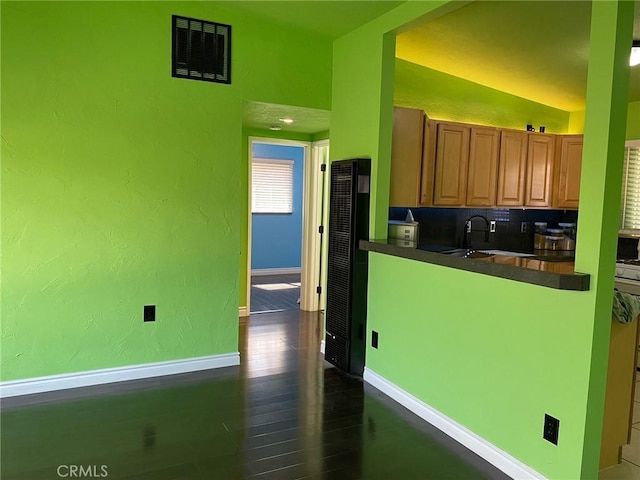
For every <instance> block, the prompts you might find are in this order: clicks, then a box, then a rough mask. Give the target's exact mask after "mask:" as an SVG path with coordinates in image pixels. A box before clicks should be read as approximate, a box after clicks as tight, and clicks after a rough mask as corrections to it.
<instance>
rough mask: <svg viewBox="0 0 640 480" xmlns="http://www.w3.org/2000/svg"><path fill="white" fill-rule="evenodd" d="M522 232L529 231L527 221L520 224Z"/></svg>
mask: <svg viewBox="0 0 640 480" xmlns="http://www.w3.org/2000/svg"><path fill="white" fill-rule="evenodd" d="M520 233H527V222H522V223H521V224H520Z"/></svg>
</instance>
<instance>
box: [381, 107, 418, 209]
mask: <svg viewBox="0 0 640 480" xmlns="http://www.w3.org/2000/svg"><path fill="white" fill-rule="evenodd" d="M424 126H425V114H424V112H423V111H422V110H416V109H414V108H401V107H395V108H394V110H393V137H392V143H391V183H390V185H389V205H390V206H392V207H417V206H419V205H420V204H421V198H420V197H421V191H420V190H421V172H422V151H423V138H424Z"/></svg>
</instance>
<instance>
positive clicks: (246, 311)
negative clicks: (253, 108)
mask: <svg viewBox="0 0 640 480" xmlns="http://www.w3.org/2000/svg"><path fill="white" fill-rule="evenodd" d="M248 142H249V148H248V152H247V156H248V158H247V164H248V165H247V187H248V188H247V199H248V202H247V243H246V245H245V248H246V251H247V265H246V275H247V284H246V286H245V288H246V291H247V302H246V305H245V306H244V307H240V310H239V314H240V316H241V317H242V316H245V317H246V316H249V315H250V314H251V253H252V248H251V245H252V242H251V240H252V219H253V216H252V213H251V186H252V185H251V173H252V159H253V144H254V143H264V144H268V145H283V146H290V147H302V148H303V149H304V161H303V182H302V225H303V228H302V231H301V234H302V258H301V259H300V262H301V267H302V268H301V275H300V282H301V285H300V290H301V292H300V293H301V294H302V289H303V288H308V287H309V286H308V285H305V282H304V280H303V278H304V273H305V265H304V262H303V259H304V258H306V257H305V249H306V248H307V247H306V243H307V242H305V234H306V232H305V231H304V225H305V222H306V216H307V212H306V210H305V206H306V205H307V195H308V193H307V192H308V191H309V187H308V186H307V170H308V169H310V163H311V142H306V141H302V140H288V139H284V138H266V137H255V136H250V137H249V138H248ZM307 255H308V254H307ZM313 288H314V289H315V286H313Z"/></svg>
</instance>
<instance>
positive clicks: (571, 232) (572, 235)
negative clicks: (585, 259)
mask: <svg viewBox="0 0 640 480" xmlns="http://www.w3.org/2000/svg"><path fill="white" fill-rule="evenodd" d="M558 227H560V228H561V229H562V233H563V235H564V239H563V241H562V250H575V249H576V224H575V223H558Z"/></svg>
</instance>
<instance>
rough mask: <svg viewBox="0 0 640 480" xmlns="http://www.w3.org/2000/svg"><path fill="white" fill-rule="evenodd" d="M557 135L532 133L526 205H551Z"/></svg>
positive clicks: (528, 149) (529, 145)
mask: <svg viewBox="0 0 640 480" xmlns="http://www.w3.org/2000/svg"><path fill="white" fill-rule="evenodd" d="M554 157H555V136H554V135H546V134H542V133H530V134H529V140H528V146H527V181H526V188H525V197H524V205H525V206H526V207H550V206H551V187H552V186H553V182H552V176H553V164H554V161H553V160H554Z"/></svg>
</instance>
